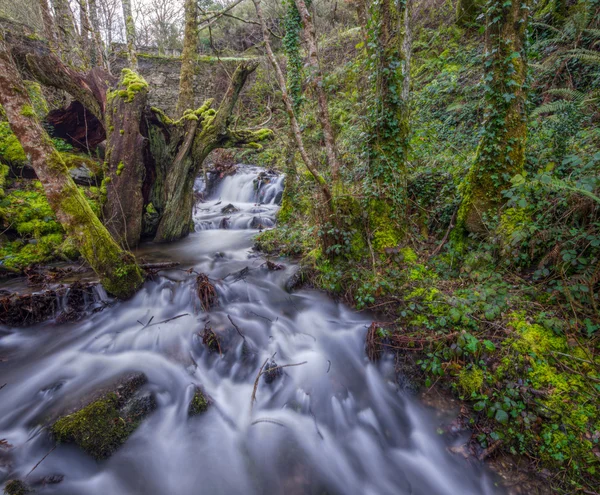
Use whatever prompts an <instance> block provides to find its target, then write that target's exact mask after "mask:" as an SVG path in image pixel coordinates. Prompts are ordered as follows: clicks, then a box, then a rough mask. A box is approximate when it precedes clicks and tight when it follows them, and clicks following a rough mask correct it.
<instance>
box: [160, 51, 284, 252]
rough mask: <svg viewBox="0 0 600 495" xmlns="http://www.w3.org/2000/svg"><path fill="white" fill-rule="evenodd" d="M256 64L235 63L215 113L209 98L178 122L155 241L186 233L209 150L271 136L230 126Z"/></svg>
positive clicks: (253, 144) (251, 143) (252, 144)
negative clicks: (178, 138) (179, 138)
mask: <svg viewBox="0 0 600 495" xmlns="http://www.w3.org/2000/svg"><path fill="white" fill-rule="evenodd" d="M257 65H258V64H257V63H256V62H244V63H242V64H240V65H239V66H238V68H237V69H236V71H235V72H234V74H233V78H232V81H231V84H230V85H229V88H228V90H227V93H226V94H225V96H224V97H223V101H222V102H221V104H220V106H219V109H218V110H217V111H216V113H215V111H214V110H212V109H211V108H210V107H211V105H212V100H208V101H207V102H205V103H204V105H202V106H201V107H200V108H199V109H198V110H196V111H195V112H193V113H189V114H186V116H184V117H183V118H182V119H181V121H180V122H179V124H178V125H180V126H181V125H183V126H184V129H185V131H184V139H183V143H182V145H181V146H180V147H179V148H178V152H177V155H176V156H175V159H174V161H173V164H172V166H171V167H170V169H169V170H168V172H167V175H166V179H165V198H166V200H165V207H164V211H163V214H162V218H161V220H160V223H159V226H158V230H157V232H156V236H155V238H154V240H155V242H166V241H172V240H174V239H179V238H181V237H184V236H186V235H187V234H188V233H189V230H190V224H191V221H192V201H193V187H194V180H195V179H196V177H197V176H198V173H199V171H200V167H201V166H202V163H203V162H204V160H205V159H206V157H207V156H208V155H209V153H210V152H211V151H213V150H215V149H217V148H244V147H250V148H259V147H260V145H258V144H257V143H258V142H259V141H263V140H265V139H270V138H271V137H272V133H271V131H268V130H266V129H262V130H259V131H245V130H232V129H230V128H229V125H230V123H231V117H232V114H233V110H234V108H235V105H236V103H237V101H238V98H239V95H240V92H241V90H242V88H243V87H244V85H245V83H246V80H247V79H248V76H249V75H250V74H251V73H252V72H254V70H256V67H257ZM190 119H191V123H189V120H190ZM186 121H188V122H186ZM190 155H191V156H190Z"/></svg>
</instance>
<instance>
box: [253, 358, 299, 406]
mask: <svg viewBox="0 0 600 495" xmlns="http://www.w3.org/2000/svg"><path fill="white" fill-rule="evenodd" d="M275 354H277V353H274V354H273V355H272V356H271V357H270V358H267V359H265V362H264V363H263V364H262V366H261V367H260V369H259V370H258V374H257V375H256V378H255V380H254V388H253V389H252V397H251V399H250V414H252V408H253V407H254V401H255V400H256V391H257V390H258V381H259V380H260V377H261V376H262V375H264V374H266V373H272V372H273V371H275V370H279V369H281V368H290V367H291V366H301V365H303V364H306V363H307V362H308V361H303V362H301V363H293V364H282V365H280V366H273V367H272V368H269V369H264V368H265V366H266V365H267V363H268V362H269V360H270V359H273V358H274V357H275Z"/></svg>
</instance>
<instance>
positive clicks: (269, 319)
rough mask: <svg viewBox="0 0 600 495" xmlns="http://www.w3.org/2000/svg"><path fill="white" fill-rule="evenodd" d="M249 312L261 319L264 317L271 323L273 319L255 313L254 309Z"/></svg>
mask: <svg viewBox="0 0 600 495" xmlns="http://www.w3.org/2000/svg"><path fill="white" fill-rule="evenodd" d="M250 314H251V315H254V316H258V317H259V318H263V319H265V320H267V321H270V322H271V323H273V320H271V318H267V317H266V316H262V315H259V314H258V313H255V312H254V311H250Z"/></svg>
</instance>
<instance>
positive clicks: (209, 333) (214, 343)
mask: <svg viewBox="0 0 600 495" xmlns="http://www.w3.org/2000/svg"><path fill="white" fill-rule="evenodd" d="M202 343H203V344H204V345H205V347H206V348H207V349H208V350H209V351H210V352H218V353H219V354H221V343H220V341H219V337H218V336H217V334H216V333H215V332H214V330H213V329H212V328H211V327H209V326H206V327H204V332H203V333H202Z"/></svg>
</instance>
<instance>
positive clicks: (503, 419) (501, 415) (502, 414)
mask: <svg viewBox="0 0 600 495" xmlns="http://www.w3.org/2000/svg"><path fill="white" fill-rule="evenodd" d="M494 418H495V419H496V421H498V423H502V424H505V423H507V422H508V414H507V413H506V411H503V410H502V409H496V415H495V416H494Z"/></svg>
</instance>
